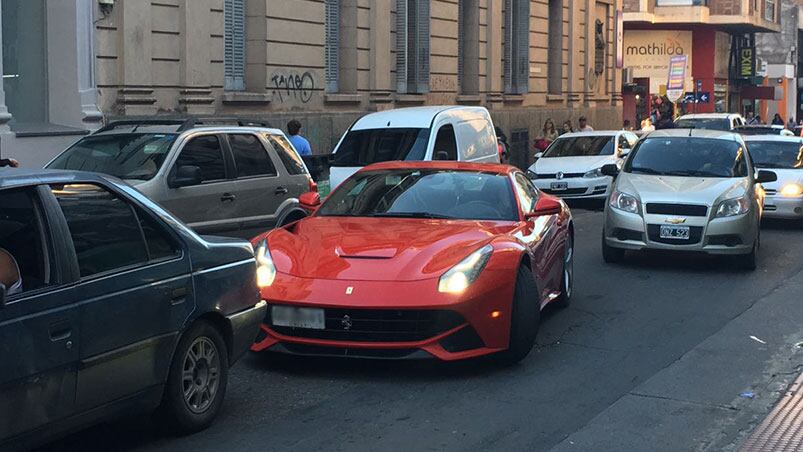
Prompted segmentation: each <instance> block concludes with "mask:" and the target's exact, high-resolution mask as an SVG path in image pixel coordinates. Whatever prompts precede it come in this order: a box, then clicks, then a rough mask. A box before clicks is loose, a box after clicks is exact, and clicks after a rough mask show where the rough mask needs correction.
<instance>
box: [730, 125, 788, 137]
mask: <svg viewBox="0 0 803 452" xmlns="http://www.w3.org/2000/svg"><path fill="white" fill-rule="evenodd" d="M736 131H737V132H739V133H740V134H742V135H780V134H781V132H782V131H783V129H780V128H777V127H737V128H736Z"/></svg>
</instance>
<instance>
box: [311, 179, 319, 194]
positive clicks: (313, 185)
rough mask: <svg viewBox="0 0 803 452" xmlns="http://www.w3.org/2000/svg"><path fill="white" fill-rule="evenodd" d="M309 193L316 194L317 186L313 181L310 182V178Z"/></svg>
mask: <svg viewBox="0 0 803 452" xmlns="http://www.w3.org/2000/svg"><path fill="white" fill-rule="evenodd" d="M309 191H311V192H315V193H317V192H318V184H316V183H315V181H314V180H312V178H311V177H310V178H309Z"/></svg>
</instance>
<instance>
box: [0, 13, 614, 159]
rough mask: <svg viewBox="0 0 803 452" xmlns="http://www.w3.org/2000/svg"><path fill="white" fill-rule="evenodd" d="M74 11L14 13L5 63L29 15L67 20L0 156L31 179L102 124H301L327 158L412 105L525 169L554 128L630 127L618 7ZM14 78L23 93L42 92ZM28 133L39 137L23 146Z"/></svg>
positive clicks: (49, 40) (46, 24)
mask: <svg viewBox="0 0 803 452" xmlns="http://www.w3.org/2000/svg"><path fill="white" fill-rule="evenodd" d="M67 3H73V2H64V1H60V0H4V1H3V3H2V5H3V9H4V10H3V11H2V19H3V21H2V22H3V23H2V27H3V30H4V32H3V51H4V53H6V54H8V53H9V52H10V51H11V50H13V49H10V46H9V49H7V45H6V40H7V39H6V38H7V33H6V32H5V30H6V29H8V28H10V27H15V26H19V25H20V24H22V23H29V24H33V23H34V22H33V21H31V20H29V18H28V17H26V15H31V14H34V12H31V11H30V10H31V9H32V7H31V6H30V5H34V4H35V5H36V8H39V9H40V10H42V11H44V14H45V15H46V16H47V19H50V18H51V17H54V18H55V17H59V18H61V17H66V18H67V20H64V21H62V20H61V19H60V20H56V21H53V20H41V21H39V22H35V25H37V26H39V27H40V29H39V34H38V35H40V36H42V35H43V36H44V37H45V38H44V40H45V41H46V42H45V43H39V44H38V46H37V45H34V44H29V45H28V48H27V49H26V52H27V54H28V55H35V59H37V58H38V59H39V60H42V59H44V60H46V61H47V63H48V64H47V65H45V66H46V67H45V71H44V72H45V74H44V75H45V76H44V77H40V78H43V79H44V80H45V83H49V85H50V86H51V89H50V90H49V91H48V92H47V93H48V95H49V98H48V99H43V104H44V105H47V108H44V109H42V110H41V111H38V112H36V113H35V114H32V115H31V114H26V115H17V112H15V110H17V109H20V108H21V107H20V106H19V105H18V104H16V103H14V102H9V100H10V99H11V98H12V97H14V96H17V94H14V95H13V96H12V95H11V93H10V91H14V90H20V91H19V92H20V93H23V92H24V90H21V88H19V86H17V85H13V83H10V82H9V80H11V79H4V81H5V83H4V87H5V99H6V102H5V106H7V107H8V113H9V114H1V115H0V122H3V125H2V126H0V127H3V129H1V130H0V152H2V153H3V154H4V155H12V156H15V157H17V158H18V159H20V160H21V161H23V163H25V164H27V165H40V164H42V163H44V162H45V161H46V160H47V159H49V158H50V157H51V156H52V155H53V154H54V153H56V152H57V151H59V150H60V149H61V148H63V147H64V145H65V142H69V141H70V140H74V139H75V136H74V135H63V136H62V135H58V133H59V131H63V132H65V133H66V132H69V133H71V134H72V133H83V131H86V130H90V129H92V128H93V127H96V126H97V124H98V123H97V122H93V121H97V120H98V119H100V116H99V115H98V113H97V112H101V113H102V116H103V118H105V119H106V120H109V119H115V118H120V117H150V116H153V115H169V116H188V115H199V116H210V115H211V116H226V117H247V118H258V119H262V120H265V121H267V122H269V123H270V124H271V125H273V126H276V127H282V128H283V127H284V124H285V123H286V122H287V120H288V119H290V118H298V119H300V120H301V121H302V123H303V124H304V129H303V130H302V133H303V134H304V135H306V136H307V137H308V138H309V139H310V141H311V143H312V145H313V149H314V151H315V152H316V153H328V152H330V151H331V149H332V148H333V146H334V145H335V144H336V143H337V141H338V139H339V138H340V136H341V134H342V133H343V132H344V131H345V130H346V129H347V128H348V126H349V125H350V124H351V123H352V122H353V121H354V120H355V119H356V118H358V117H359V116H361V115H363V114H365V113H367V112H370V111H376V110H382V109H388V108H398V107H405V106H417V105H435V104H465V105H483V106H486V107H488V108H489V109H490V110H491V111H492V114H493V117H494V120H495V121H496V123H497V125H499V126H501V127H502V128H503V129H504V131H505V132H506V134H507V135H508V137H509V140H510V141H511V142H512V145H513V147H514V149H516V150H518V152H519V153H520V154H521V155H525V154H526V152H525V150H527V149H529V148H530V145H531V143H532V141H533V139H534V138H535V137H536V136H537V135H538V133H539V132H540V129H541V127H542V125H543V122H544V120H545V119H546V118H548V117H549V118H552V119H553V120H554V121H555V122H556V123H558V124H559V123H560V122H562V121H564V120H566V119H571V120H572V121H573V122H574V123H575V125H576V122H577V118H578V117H579V116H581V115H585V116H587V117H588V118H589V122H590V123H591V124H592V125H593V126H594V127H596V128H597V129H600V128H612V127H616V128H618V127H620V126H621V117H622V113H621V94H620V87H621V71H620V70H619V69H617V58H616V50H617V42H618V40H617V36H621V33H617V30H616V17H617V14H616V11H617V10H619V9H621V3H620V2H619V0H460V1H458V0H159V1H146V0H78V1H76V2H75V5H70V6H69V7H67V6H63V5H62V4H67ZM26 5H28V6H26ZM59 5H61V6H59ZM36 8H33V9H36ZM12 9H13V12H14V14H13V16H12V15H11V14H10V13H9V11H11V10H12ZM39 14H40V16H41V15H42V12H41V11H40V12H39ZM72 17H75V18H76V20H75V21H73V20H72V19H71V18H72ZM87 24H90V26H87ZM71 27H74V28H75V29H74V30H73V29H72V28H71ZM68 28H69V30H67V29H68ZM17 41H18V40H17ZM15 55H16V56H17V57H19V52H16V53H15ZM28 59H31V58H28ZM62 60H64V61H62ZM51 62H52V64H51ZM3 63H4V66H5V67H9V66H10V64H12V63H9V59H7V58H5V57H4V59H3ZM59 67H63V68H67V69H69V71H68V72H69V77H68V78H70V80H61V78H62V74H61V73H60V72H56V71H57V68H59ZM15 70H16V71H17V73H18V75H19V77H18V78H17V79H14V80H20V81H22V80H23V79H25V80H26V81H27V79H28V78H32V77H31V76H30V75H29V74H27V73H26V72H25V70H26V68H25V67H20V68H15ZM7 72H8V71H4V74H6V73H7ZM73 79H74V80H73ZM67 81H69V83H66V82H67ZM62 82H64V83H62ZM57 83H58V84H59V85H60V86H58V87H56V88H58V89H53V85H55V84H57ZM29 85H30V84H29ZM61 85H63V86H61ZM27 89H28V90H29V91H35V89H34V88H27ZM20 95H24V94H20ZM2 99H3V98H2V92H0V113H3V112H4V111H5V108H3V105H4V104H3V102H2ZM67 110H69V114H66V113H64V112H66V111H67ZM64 126H67V127H64ZM20 130H28V131H31V132H32V133H30V134H29V135H30V136H28V137H27V138H21V137H20V136H19V135H20V134H19V131H20ZM37 131H41V132H42V133H37ZM45 133H47V134H48V136H46V137H42V136H38V137H37V136H33V135H44V134H45ZM26 140H27V141H26Z"/></svg>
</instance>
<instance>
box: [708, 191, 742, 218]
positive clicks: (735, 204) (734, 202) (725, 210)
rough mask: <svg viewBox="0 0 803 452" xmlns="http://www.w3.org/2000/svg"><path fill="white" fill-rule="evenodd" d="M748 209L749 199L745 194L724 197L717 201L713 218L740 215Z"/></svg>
mask: <svg viewBox="0 0 803 452" xmlns="http://www.w3.org/2000/svg"><path fill="white" fill-rule="evenodd" d="M749 210H750V201H749V200H748V199H747V197H746V196H741V197H738V198H733V199H726V200H724V201H722V202H721V203H719V205H718V206H717V209H716V214H715V215H714V217H715V218H723V217H733V216H736V215H742V214H745V213H747V212H748V211H749Z"/></svg>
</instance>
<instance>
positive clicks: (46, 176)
mask: <svg viewBox="0 0 803 452" xmlns="http://www.w3.org/2000/svg"><path fill="white" fill-rule="evenodd" d="M112 179H113V178H111V177H108V176H104V175H102V174H99V173H90V172H86V171H72V170H58V169H55V170H54V169H24V168H0V189H6V188H14V187H25V186H30V185H41V184H68V183H71V182H76V181H80V182H98V183H106V184H108V182H109V181H110V180H112Z"/></svg>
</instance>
